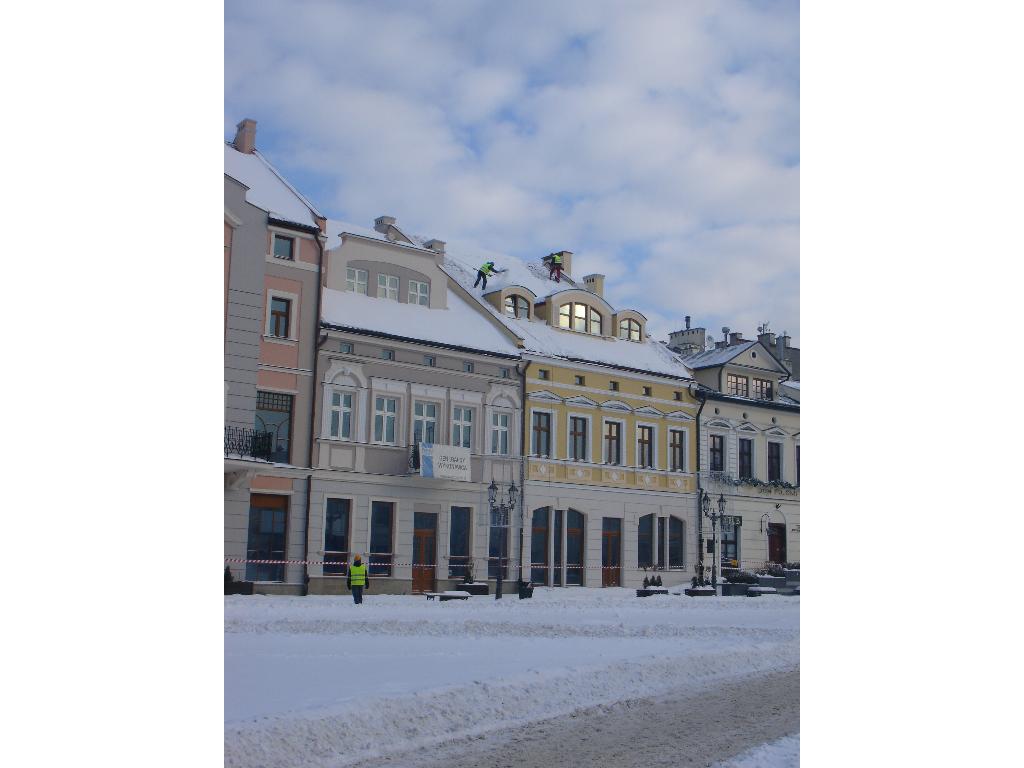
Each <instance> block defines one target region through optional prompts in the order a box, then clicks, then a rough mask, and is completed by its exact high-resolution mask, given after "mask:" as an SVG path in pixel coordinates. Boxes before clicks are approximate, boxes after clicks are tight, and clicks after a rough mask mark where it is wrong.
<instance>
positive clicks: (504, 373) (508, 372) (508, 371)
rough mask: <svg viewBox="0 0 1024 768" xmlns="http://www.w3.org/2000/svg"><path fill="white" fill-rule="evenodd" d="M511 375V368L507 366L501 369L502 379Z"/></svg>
mask: <svg viewBox="0 0 1024 768" xmlns="http://www.w3.org/2000/svg"><path fill="white" fill-rule="evenodd" d="M511 377H512V371H511V369H509V368H502V369H501V378H503V379H509V378H511Z"/></svg>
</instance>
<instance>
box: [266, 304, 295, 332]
mask: <svg viewBox="0 0 1024 768" xmlns="http://www.w3.org/2000/svg"><path fill="white" fill-rule="evenodd" d="M291 310H292V302H291V299H282V298H280V297H278V296H273V297H271V299H270V335H271V336H277V337H278V338H281V339H287V338H288V328H289V325H290V324H289V322H288V319H289V315H290V314H291Z"/></svg>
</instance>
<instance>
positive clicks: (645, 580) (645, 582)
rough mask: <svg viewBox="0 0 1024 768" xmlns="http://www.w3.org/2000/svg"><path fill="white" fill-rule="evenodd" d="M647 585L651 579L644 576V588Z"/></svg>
mask: <svg viewBox="0 0 1024 768" xmlns="http://www.w3.org/2000/svg"><path fill="white" fill-rule="evenodd" d="M649 586H651V580H650V579H649V578H647V577H646V576H644V589H647V588H648V587H649Z"/></svg>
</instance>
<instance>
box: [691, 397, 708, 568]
mask: <svg viewBox="0 0 1024 768" xmlns="http://www.w3.org/2000/svg"><path fill="white" fill-rule="evenodd" d="M690 397H696V398H697V399H698V400H700V408H698V409H697V562H699V563H703V562H704V518H703V514H702V513H701V508H700V497H701V494H702V493H703V487H702V486H701V482H700V414H701V412H702V411H703V410H704V406H705V405H707V404H708V397H707V395H706V394H705V393H704V391H703V390H702V389H701V388H700V386H699V385H698V386H697V388H696V391H695V390H694V388H693V386H691V387H690ZM703 578H704V571H703V568H702V569H701V579H702V580H703Z"/></svg>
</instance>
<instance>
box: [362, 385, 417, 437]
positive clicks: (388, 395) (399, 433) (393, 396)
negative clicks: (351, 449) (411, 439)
mask: <svg viewBox="0 0 1024 768" xmlns="http://www.w3.org/2000/svg"><path fill="white" fill-rule="evenodd" d="M378 397H383V398H385V399H390V400H397V401H398V402H396V403H395V442H393V443H389V442H387V441H386V440H377V439H375V438H374V431H375V430H374V427H375V424H374V422H375V421H376V419H377V398H378ZM408 400H409V397H408V396H407V395H406V394H405V393H403V392H391V391H388V390H380V389H372V390H371V391H370V403H369V409H370V413H369V416H370V426H369V434H368V435H367V437H368V438H369V439H368V440H367V442H368V443H369V444H370V445H382V446H385V447H388V448H402V447H405V446H407V445H408V443H404V442H402V437H403V436H404V435H405V431H406V424H404V423H403V422H404V420H405V410H406V403H407V402H408ZM384 432H385V434H386V432H387V430H384ZM382 437H383V435H382Z"/></svg>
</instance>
